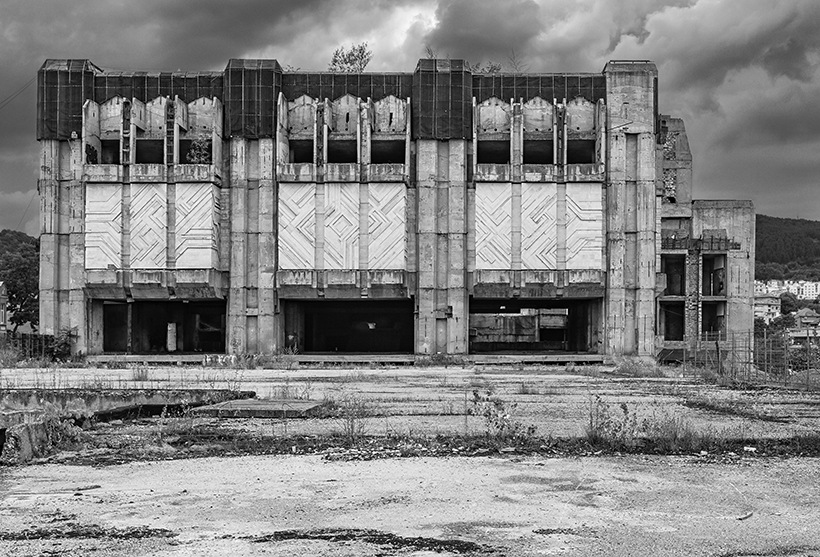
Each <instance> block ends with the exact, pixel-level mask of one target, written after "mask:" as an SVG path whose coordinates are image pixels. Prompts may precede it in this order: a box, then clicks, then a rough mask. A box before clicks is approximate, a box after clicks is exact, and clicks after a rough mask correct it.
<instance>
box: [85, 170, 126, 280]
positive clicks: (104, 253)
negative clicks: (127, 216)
mask: <svg viewBox="0 0 820 557" xmlns="http://www.w3.org/2000/svg"><path fill="white" fill-rule="evenodd" d="M109 265H113V266H114V267H115V268H117V269H119V268H120V267H121V266H122V186H121V185H119V184H88V185H87V186H86V190H85V268H86V269H108V266H109Z"/></svg>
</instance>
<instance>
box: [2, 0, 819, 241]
mask: <svg viewBox="0 0 820 557" xmlns="http://www.w3.org/2000/svg"><path fill="white" fill-rule="evenodd" d="M361 41H367V42H368V43H369V45H370V47H371V49H372V50H373V53H374V56H373V61H372V62H371V63H370V66H369V67H368V70H370V71H407V72H411V71H413V69H414V68H415V66H416V62H417V60H418V59H419V58H423V57H425V49H426V47H427V46H429V47H431V48H432V49H433V50H434V51H436V53H437V54H438V55H439V56H440V57H451V58H466V59H467V60H469V61H471V62H474V63H475V62H485V61H488V60H492V61H496V62H502V63H505V62H507V61H508V58H509V56H510V54H511V53H512V52H513V51H514V52H515V54H516V57H517V58H518V60H519V61H521V62H523V63H524V64H525V65H526V66H527V67H528V70H529V71H531V72H580V71H583V72H588V71H594V72H597V71H601V69H602V68H603V66H604V64H605V63H606V62H607V60H610V59H629V58H635V59H649V60H653V61H654V62H656V63H657V65H658V69H659V74H660V104H661V107H660V108H661V111H662V112H663V113H665V114H672V115H674V116H680V117H682V118H683V119H684V120H685V122H686V128H687V133H688V135H689V142H690V145H691V147H692V151H693V156H694V169H695V174H694V180H695V195H696V196H697V197H699V198H716V199H752V200H753V201H754V203H755V207H756V209H757V212H758V213H763V214H767V215H774V216H782V217H800V218H808V219H813V220H820V69H819V68H820V1H818V0H777V1H775V0H743V1H742V2H741V1H739V0H678V1H668V2H661V1H658V0H623V1H618V0H575V1H574V2H567V1H566V0H538V1H535V0H452V1H446V0H437V1H436V0H430V1H425V0H407V1H401V0H389V1H388V0H247V1H240V0H232V1H228V0H139V1H135V0H106V1H100V0H94V1H90V0H71V1H70V2H67V1H65V0H3V1H2V3H0V68H2V76H3V77H2V79H0V107H2V108H0V121H1V122H2V124H0V229H2V228H18V229H21V230H24V231H26V232H28V233H29V234H33V235H37V234H38V233H39V232H38V230H39V224H38V211H39V209H38V206H39V203H38V200H37V198H36V185H37V164H38V163H37V160H38V144H37V142H36V139H35V100H36V82H34V83H31V84H30V85H29V86H28V87H27V88H26V89H25V90H24V91H23V92H22V93H21V94H20V95H19V96H17V97H16V98H15V99H13V100H8V98H9V97H11V96H12V95H14V94H15V93H16V92H18V91H19V90H20V88H22V87H23V86H25V85H26V84H27V83H28V82H29V81H31V80H32V78H34V77H35V75H36V72H37V69H38V68H39V67H40V65H41V64H42V63H43V61H44V60H45V59H46V58H88V59H90V60H91V61H92V62H94V63H95V64H96V65H98V66H100V67H103V68H111V69H128V70H177V69H180V70H187V71H191V70H222V69H223V68H224V67H225V65H226V63H227V61H228V59H229V58H276V59H277V60H279V62H280V63H281V64H283V65H285V64H290V65H292V66H294V67H299V68H301V69H302V70H324V69H326V67H327V62H328V60H329V59H330V56H331V54H332V52H333V50H334V49H335V48H336V47H337V46H339V45H350V44H352V43H359V42H361Z"/></svg>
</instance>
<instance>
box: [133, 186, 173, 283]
mask: <svg viewBox="0 0 820 557" xmlns="http://www.w3.org/2000/svg"><path fill="white" fill-rule="evenodd" d="M167 203H168V200H167V196H166V190H165V184H151V183H142V184H140V183H132V184H131V268H132V269H164V268H165V265H166V258H167V254H166V246H167V232H166V230H167Z"/></svg>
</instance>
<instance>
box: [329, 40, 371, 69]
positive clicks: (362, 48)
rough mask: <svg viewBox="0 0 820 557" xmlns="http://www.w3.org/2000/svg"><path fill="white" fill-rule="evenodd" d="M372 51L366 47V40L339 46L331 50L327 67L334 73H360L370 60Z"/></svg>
mask: <svg viewBox="0 0 820 557" xmlns="http://www.w3.org/2000/svg"><path fill="white" fill-rule="evenodd" d="M372 59H373V51H372V50H369V49H368V48H367V42H366V41H365V42H363V43H361V44H354V45H350V48H349V49H348V48H345V47H343V46H340V47H339V48H337V49H336V50H334V51H333V57H332V58H331V59H330V64H328V66H327V69H328V70H329V71H331V72H334V73H362V72H363V71H364V69H365V68H366V67H367V65H368V64H369V63H370V60H372Z"/></svg>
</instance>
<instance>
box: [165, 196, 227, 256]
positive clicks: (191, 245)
mask: <svg viewBox="0 0 820 557" xmlns="http://www.w3.org/2000/svg"><path fill="white" fill-rule="evenodd" d="M176 228H177V229H176V235H175V236H176V246H175V249H174V256H175V258H176V268H177V269H213V268H216V267H218V262H219V259H218V258H219V254H218V251H217V242H218V236H219V197H218V195H217V187H216V186H215V185H214V184H201V183H200V184H181V183H180V184H177V193H176Z"/></svg>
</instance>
